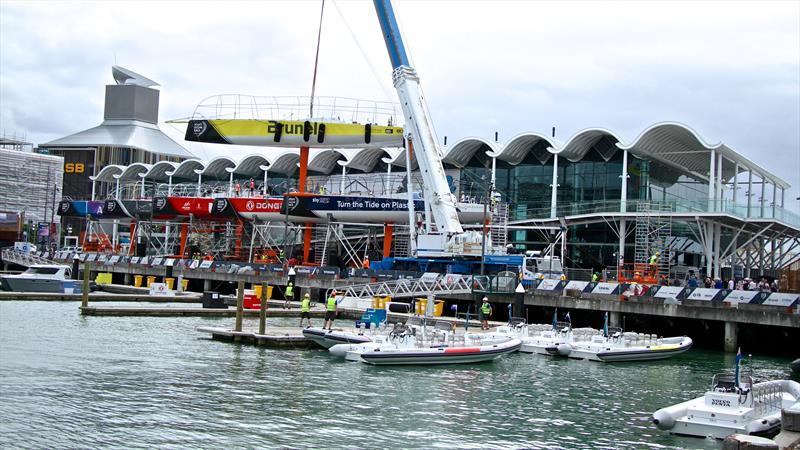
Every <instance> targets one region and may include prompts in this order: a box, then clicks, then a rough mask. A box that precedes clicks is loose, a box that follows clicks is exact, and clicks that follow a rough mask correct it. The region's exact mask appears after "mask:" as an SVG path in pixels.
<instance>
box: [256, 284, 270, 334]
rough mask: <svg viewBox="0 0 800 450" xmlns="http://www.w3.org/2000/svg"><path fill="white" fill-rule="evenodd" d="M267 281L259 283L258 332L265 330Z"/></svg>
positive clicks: (264, 331)
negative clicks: (259, 308)
mask: <svg viewBox="0 0 800 450" xmlns="http://www.w3.org/2000/svg"><path fill="white" fill-rule="evenodd" d="M268 287H269V284H267V282H266V281H265V282H263V283H261V311H259V313H258V334H264V333H266V332H267V301H268V300H267V288H268Z"/></svg>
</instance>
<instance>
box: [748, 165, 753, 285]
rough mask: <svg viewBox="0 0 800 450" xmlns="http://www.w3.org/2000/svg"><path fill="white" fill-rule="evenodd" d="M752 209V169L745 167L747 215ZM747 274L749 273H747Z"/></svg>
mask: <svg viewBox="0 0 800 450" xmlns="http://www.w3.org/2000/svg"><path fill="white" fill-rule="evenodd" d="M752 209H753V171H752V170H751V169H750V168H748V169H747V217H750V215H751V214H752ZM748 276H749V275H748Z"/></svg>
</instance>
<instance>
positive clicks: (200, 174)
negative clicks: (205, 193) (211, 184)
mask: <svg viewBox="0 0 800 450" xmlns="http://www.w3.org/2000/svg"><path fill="white" fill-rule="evenodd" d="M194 173H196V174H197V197H200V185H201V184H203V171H202V170H200V169H194Z"/></svg>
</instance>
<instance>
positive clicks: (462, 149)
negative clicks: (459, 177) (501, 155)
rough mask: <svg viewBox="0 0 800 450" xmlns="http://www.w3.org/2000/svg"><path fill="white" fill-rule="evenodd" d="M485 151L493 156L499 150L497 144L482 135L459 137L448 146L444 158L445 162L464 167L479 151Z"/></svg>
mask: <svg viewBox="0 0 800 450" xmlns="http://www.w3.org/2000/svg"><path fill="white" fill-rule="evenodd" d="M479 151H480V152H483V153H485V154H486V155H487V156H491V155H493V154H495V153H496V152H497V145H496V144H495V143H494V142H492V141H489V140H487V139H483V138H480V137H467V138H463V139H459V140H458V141H456V142H455V143H454V144H453V145H451V146H449V147H448V148H447V151H446V153H445V155H444V158H442V162H443V163H444V164H450V165H453V166H455V167H458V168H463V167H465V166H466V165H467V164H469V162H470V160H471V159H472V158H473V156H475V153H477V152H479Z"/></svg>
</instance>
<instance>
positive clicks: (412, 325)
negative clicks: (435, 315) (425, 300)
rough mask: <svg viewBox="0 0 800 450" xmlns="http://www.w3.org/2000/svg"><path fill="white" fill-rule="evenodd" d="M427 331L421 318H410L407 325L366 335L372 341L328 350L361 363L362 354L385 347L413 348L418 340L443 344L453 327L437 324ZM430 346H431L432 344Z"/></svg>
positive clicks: (352, 343) (335, 354)
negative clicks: (360, 355) (445, 335)
mask: <svg viewBox="0 0 800 450" xmlns="http://www.w3.org/2000/svg"><path fill="white" fill-rule="evenodd" d="M427 331H428V330H427V327H426V326H425V325H424V324H423V322H422V320H421V319H420V318H419V317H409V318H408V320H407V321H406V322H405V323H402V322H397V323H395V324H394V326H393V327H392V328H391V329H389V328H388V327H386V326H384V327H382V328H376V329H375V330H374V331H373V332H372V333H371V334H369V335H365V336H366V337H369V339H370V340H369V341H367V342H363V341H362V342H347V343H340V344H336V345H333V346H331V347H330V348H328V352H330V353H331V355H333V356H344V357H345V358H346V359H347V360H348V361H360V357H359V356H358V355H359V354H360V353H361V352H365V351H367V350H370V349H374V348H378V347H381V346H384V345H388V346H393V347H403V348H405V347H411V346H413V345H414V344H415V343H416V342H417V340H420V342H423V341H430V340H434V341H435V342H437V343H438V342H442V341H444V340H446V338H445V337H444V333H449V332H450V331H451V326H450V324H449V323H447V322H436V323H435V324H432V326H431V329H430V332H427ZM418 332H419V333H418ZM428 344H429V345H430V342H428Z"/></svg>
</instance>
